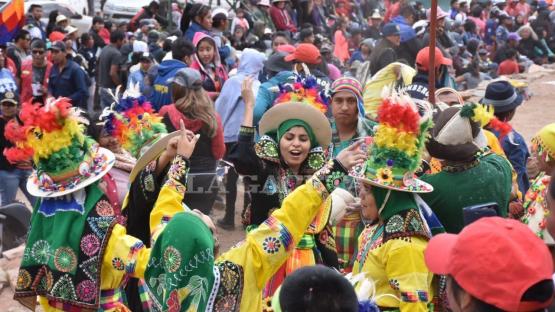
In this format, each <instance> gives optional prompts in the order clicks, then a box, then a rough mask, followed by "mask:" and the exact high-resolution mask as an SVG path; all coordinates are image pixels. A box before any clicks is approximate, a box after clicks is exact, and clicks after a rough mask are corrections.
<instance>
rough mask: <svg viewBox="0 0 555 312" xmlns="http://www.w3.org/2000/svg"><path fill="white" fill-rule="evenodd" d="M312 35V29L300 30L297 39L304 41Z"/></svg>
mask: <svg viewBox="0 0 555 312" xmlns="http://www.w3.org/2000/svg"><path fill="white" fill-rule="evenodd" d="M313 35H314V33H313V32H312V28H304V29H301V32H300V33H299V39H300V40H301V41H303V40H304V39H306V38H308V37H310V36H313Z"/></svg>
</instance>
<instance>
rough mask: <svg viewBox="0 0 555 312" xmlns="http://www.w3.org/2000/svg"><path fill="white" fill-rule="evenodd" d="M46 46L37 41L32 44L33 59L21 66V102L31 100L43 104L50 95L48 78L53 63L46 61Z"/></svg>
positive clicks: (42, 42)
mask: <svg viewBox="0 0 555 312" xmlns="http://www.w3.org/2000/svg"><path fill="white" fill-rule="evenodd" d="M46 52H47V51H46V44H45V43H44V41H42V40H40V39H35V40H34V41H33V43H32V44H31V53H32V58H28V59H26V60H24V61H23V63H22V64H21V102H22V103H25V102H27V101H29V100H31V99H33V100H34V101H39V102H43V101H44V99H45V98H46V95H47V94H48V77H49V76H50V69H51V68H52V63H50V62H49V61H48V60H47V59H46Z"/></svg>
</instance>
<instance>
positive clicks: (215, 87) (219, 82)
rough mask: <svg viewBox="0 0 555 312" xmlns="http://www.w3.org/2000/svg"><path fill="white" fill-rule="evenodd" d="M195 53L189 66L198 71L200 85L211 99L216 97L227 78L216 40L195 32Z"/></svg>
mask: <svg viewBox="0 0 555 312" xmlns="http://www.w3.org/2000/svg"><path fill="white" fill-rule="evenodd" d="M193 44H194V45H195V47H196V50H197V51H196V53H195V55H194V56H193V63H192V64H191V68H193V69H196V70H198V71H199V72H200V74H201V77H202V87H203V88H204V90H206V91H207V92H208V95H210V98H211V99H212V100H214V99H216V98H217V97H218V95H219V94H220V91H221V90H222V86H223V84H224V82H225V81H226V80H227V70H226V68H225V67H224V65H222V63H221V61H220V53H219V52H218V49H217V48H216V41H214V39H213V38H212V37H210V36H209V35H207V34H205V33H202V32H197V33H196V34H195V37H194V38H193Z"/></svg>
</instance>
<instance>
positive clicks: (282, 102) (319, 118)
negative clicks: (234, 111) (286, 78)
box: [258, 76, 331, 148]
mask: <svg viewBox="0 0 555 312" xmlns="http://www.w3.org/2000/svg"><path fill="white" fill-rule="evenodd" d="M291 87H292V89H291V90H287V91H286V92H282V94H281V95H280V96H278V98H277V99H276V100H275V101H274V106H273V107H272V108H270V109H269V110H268V111H267V112H266V113H264V115H263V116H262V119H261V120H260V123H259V125H258V128H259V132H260V134H269V133H274V132H276V131H277V130H278V128H279V127H280V126H281V124H282V123H283V122H285V121H287V120H292V119H297V120H302V121H303V122H305V123H306V124H308V126H309V127H310V128H311V129H310V130H312V133H313V134H314V137H315V139H316V143H317V144H314V143H315V142H311V143H312V144H313V145H319V146H321V147H324V148H326V147H327V146H328V145H329V144H330V142H331V126H330V122H329V120H328V118H327V117H326V115H325V113H326V112H327V99H324V96H323V92H322V91H321V90H319V89H318V87H317V83H316V79H315V78H314V77H312V76H309V77H307V78H301V77H297V82H296V83H294V84H293V85H292V86H291Z"/></svg>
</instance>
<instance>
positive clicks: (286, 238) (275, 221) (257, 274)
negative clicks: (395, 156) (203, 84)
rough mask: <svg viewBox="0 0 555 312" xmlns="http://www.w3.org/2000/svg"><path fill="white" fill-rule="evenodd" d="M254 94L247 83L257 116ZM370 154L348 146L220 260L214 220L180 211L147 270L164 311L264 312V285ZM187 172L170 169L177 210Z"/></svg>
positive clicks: (170, 196) (167, 192) (170, 194)
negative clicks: (332, 194)
mask: <svg viewBox="0 0 555 312" xmlns="http://www.w3.org/2000/svg"><path fill="white" fill-rule="evenodd" d="M249 80H250V79H249ZM250 90H251V88H250V83H249V82H248V81H247V82H246V83H244V84H243V86H242V91H243V92H242V93H243V98H244V99H245V104H246V110H249V111H250V112H251V114H252V110H253V106H254V95H253V94H252V91H250ZM249 92H250V94H249ZM283 105H286V104H283ZM288 105H292V106H293V105H295V104H288ZM302 105H305V104H298V105H295V107H296V108H299V107H302ZM301 109H302V108H301ZM309 109H313V108H311V107H310V108H309ZM309 109H306V110H305V112H306V111H309ZM248 122H252V115H250V120H248V121H247V123H248ZM251 131H252V132H251V133H253V132H254V129H252V128H251ZM179 157H180V156H177V158H179ZM364 157H365V154H364V153H363V152H362V151H360V149H359V145H353V146H352V147H349V148H348V149H346V150H345V151H344V152H342V153H341V154H339V155H338V157H337V160H334V161H330V162H329V163H328V164H327V165H326V166H324V167H323V168H322V169H320V170H319V171H318V172H317V173H315V174H314V175H313V176H312V177H311V178H309V179H308V180H307V181H306V183H305V184H304V185H301V186H299V187H298V188H296V189H295V190H294V191H292V192H291V193H290V194H288V196H287V197H286V198H285V199H284V200H283V203H282V205H281V207H280V209H277V210H275V211H274V212H273V213H272V214H271V215H270V216H269V218H268V219H267V220H266V221H264V222H262V224H260V226H258V228H256V229H254V230H252V231H251V232H249V233H248V234H247V238H246V239H245V241H243V242H242V243H240V244H239V245H237V246H236V247H234V248H232V249H231V250H229V251H228V252H226V253H224V254H222V255H221V256H220V257H217V259H216V260H214V259H215V258H216V256H215V254H214V253H215V252H214V249H215V239H214V238H213V233H211V231H213V229H214V225H213V223H212V222H211V220H210V219H209V218H208V217H207V216H206V215H203V214H202V213H200V212H199V211H186V212H183V213H178V214H176V215H175V216H174V217H173V218H172V219H171V220H170V221H169V222H168V223H167V225H165V229H164V230H163V231H162V234H161V235H160V236H159V237H157V238H156V243H155V244H154V246H153V249H152V255H151V259H150V262H149V264H148V267H147V269H146V272H145V280H146V281H147V284H148V288H149V291H150V293H151V294H152V296H153V297H154V302H155V307H156V310H157V311H172V312H173V311H262V306H263V301H262V289H263V288H264V285H265V284H266V282H267V281H268V280H269V279H270V278H271V277H272V275H273V274H274V273H275V272H276V271H277V270H278V269H279V268H280V266H282V265H283V264H284V263H285V261H286V260H287V258H288V257H289V256H290V255H291V253H292V252H293V250H294V249H295V246H297V245H298V243H299V241H300V240H301V239H302V236H303V234H304V232H305V231H306V229H307V227H308V226H309V224H310V223H311V221H312V220H314V218H315V217H316V215H317V214H318V213H319V212H320V211H321V207H322V205H323V203H324V202H325V201H326V199H327V197H328V196H329V193H330V192H331V191H333V189H334V187H335V185H336V184H337V182H338V181H340V180H341V178H342V177H343V176H345V175H346V172H347V170H349V169H350V168H351V167H353V166H354V165H356V164H358V163H360V162H362V161H363V160H364ZM175 163H176V162H174V164H175ZM186 170H187V161H185V160H184V161H182V162H181V165H180V166H174V167H172V169H170V172H169V174H168V176H169V180H168V182H167V183H166V186H165V187H164V188H162V191H161V192H160V199H159V201H158V202H159V203H162V202H163V203H165V204H166V205H167V206H171V207H175V208H176V209H177V208H180V207H181V206H182V205H181V202H182V200H183V196H184V193H185V185H186V181H185V180H183V178H184V177H186V174H185V172H186ZM170 181H171V182H170ZM168 185H173V186H174V187H173V188H169V187H167V186H168ZM164 210H166V209H164Z"/></svg>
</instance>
